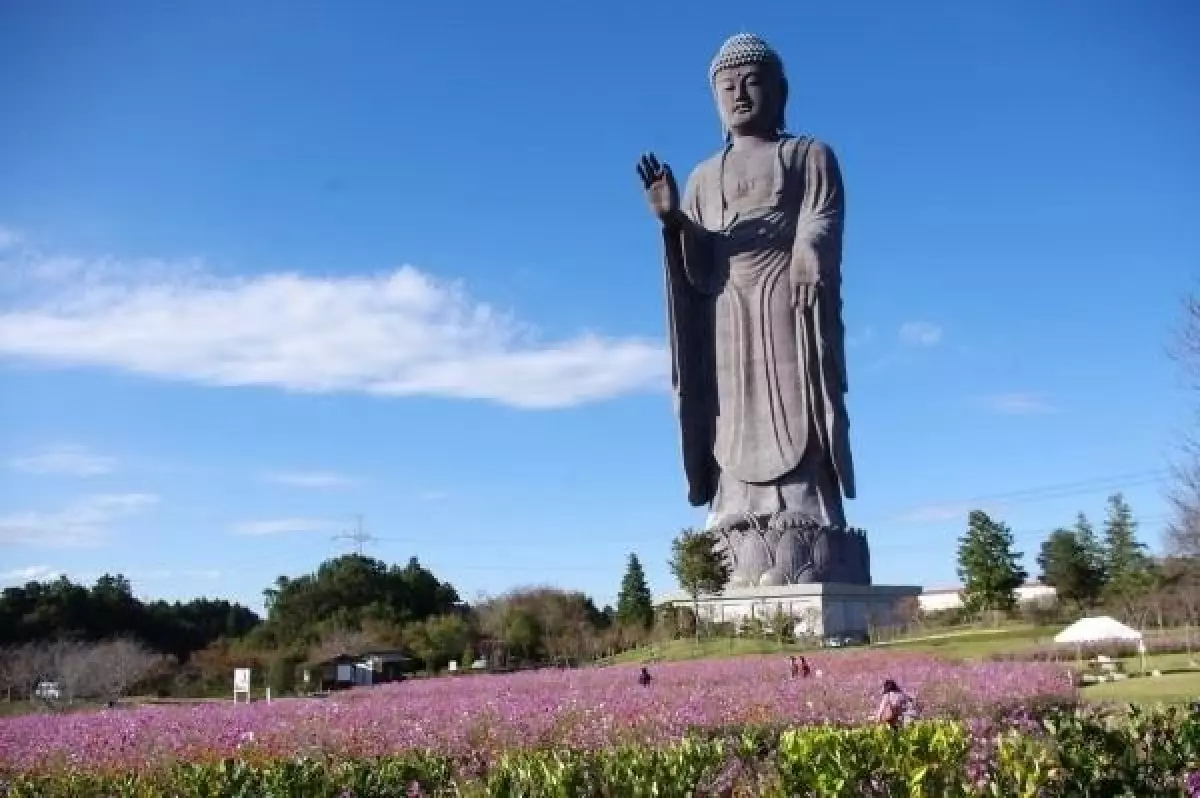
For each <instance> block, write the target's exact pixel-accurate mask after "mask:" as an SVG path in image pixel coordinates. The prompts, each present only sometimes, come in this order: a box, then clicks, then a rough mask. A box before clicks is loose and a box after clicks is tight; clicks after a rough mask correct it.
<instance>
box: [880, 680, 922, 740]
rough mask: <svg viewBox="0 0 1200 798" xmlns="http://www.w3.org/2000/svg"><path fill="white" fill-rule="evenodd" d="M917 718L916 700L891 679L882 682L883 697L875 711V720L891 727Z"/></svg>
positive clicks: (897, 726)
mask: <svg viewBox="0 0 1200 798" xmlns="http://www.w3.org/2000/svg"><path fill="white" fill-rule="evenodd" d="M916 719H917V702H916V701H914V700H913V697H912V696H910V695H909V694H908V693H906V692H904V691H903V690H901V689H900V687H899V686H898V685H897V684H896V683H895V682H894V681H892V680H891V679H888V680H886V681H885V682H884V683H883V699H882V700H881V701H880V702H879V709H877V710H876V711H875V720H877V721H878V722H880V723H886V724H888V725H889V726H891V727H892V728H893V729H896V728H899V727H900V726H904V725H906V724H908V723H909V722H911V721H914V720H916Z"/></svg>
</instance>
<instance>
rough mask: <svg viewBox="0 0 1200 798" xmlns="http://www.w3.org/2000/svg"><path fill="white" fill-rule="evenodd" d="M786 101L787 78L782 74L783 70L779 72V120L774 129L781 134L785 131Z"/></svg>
mask: <svg viewBox="0 0 1200 798" xmlns="http://www.w3.org/2000/svg"><path fill="white" fill-rule="evenodd" d="M787 100H788V81H787V76H785V75H784V74H783V70H780V72H779V114H778V116H779V119H778V121H777V122H776V123H775V129H776V130H777V131H779V132H780V133H782V132H783V131H784V130H786V129H787Z"/></svg>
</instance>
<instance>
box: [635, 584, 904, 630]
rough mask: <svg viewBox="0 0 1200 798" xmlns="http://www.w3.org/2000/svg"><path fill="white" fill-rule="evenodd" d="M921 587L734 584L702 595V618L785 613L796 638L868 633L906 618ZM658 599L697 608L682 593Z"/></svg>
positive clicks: (764, 618) (735, 620) (737, 620)
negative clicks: (906, 605) (907, 603)
mask: <svg viewBox="0 0 1200 798" xmlns="http://www.w3.org/2000/svg"><path fill="white" fill-rule="evenodd" d="M920 593H921V588H919V587H914V586H911V585H849V584H843V583H829V582H825V583H819V584H791V585H778V586H766V587H762V586H760V587H742V588H737V587H730V588H726V589H725V591H724V592H722V593H720V594H718V595H715V596H701V597H700V602H699V605H700V606H699V610H700V617H701V618H702V619H703V620H705V621H710V622H714V623H731V624H734V625H740V624H741V623H742V622H743V621H744V620H746V619H748V618H754V619H757V620H759V621H761V622H762V623H763V624H765V625H766V626H770V625H771V624H773V623H776V622H777V621H778V619H779V618H780V617H783V618H787V619H789V622H791V623H793V624H794V632H795V634H796V636H797V637H813V638H827V637H851V638H860V639H861V638H868V637H869V636H870V634H871V630H872V629H874V628H877V627H880V626H888V625H892V624H896V623H898V622H900V621H902V620H904V616H905V615H906V614H907V612H908V611H907V610H906V609H904V608H903V603H904V602H905V601H906V600H911V599H915V598H916V597H917V596H918V595H919V594H920ZM655 603H656V604H660V605H661V604H670V605H674V606H677V607H681V608H687V609H691V608H692V599H691V597H690V596H688V595H687V594H685V593H681V592H677V593H672V594H669V595H665V596H662V597H661V598H659V599H658V600H657V601H656V602H655Z"/></svg>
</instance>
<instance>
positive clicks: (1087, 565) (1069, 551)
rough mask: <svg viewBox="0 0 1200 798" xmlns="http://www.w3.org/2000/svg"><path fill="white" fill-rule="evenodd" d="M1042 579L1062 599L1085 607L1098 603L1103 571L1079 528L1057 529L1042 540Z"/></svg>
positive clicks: (1040, 559)
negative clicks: (1097, 565)
mask: <svg viewBox="0 0 1200 798" xmlns="http://www.w3.org/2000/svg"><path fill="white" fill-rule="evenodd" d="M1037 563H1038V567H1039V568H1041V571H1042V582H1044V583H1045V584H1047V585H1050V586H1052V587H1053V588H1054V589H1055V591H1057V593H1058V596H1059V598H1060V599H1062V600H1064V601H1073V602H1075V603H1076V604H1078V605H1079V606H1081V607H1085V606H1090V605H1091V604H1093V603H1095V600H1096V598H1097V596H1099V594H1100V588H1101V587H1102V579H1101V574H1100V572H1099V571H1098V570H1097V568H1096V566H1095V563H1094V562H1093V558H1092V555H1091V554H1090V553H1089V551H1088V549H1087V546H1086V544H1085V543H1084V541H1083V540H1081V539H1080V536H1079V535H1078V534H1077V532H1076V530H1073V529H1056V530H1054V531H1053V532H1051V533H1050V536H1049V537H1047V538H1046V540H1045V541H1043V542H1042V547H1041V550H1040V551H1039V553H1038V557H1037Z"/></svg>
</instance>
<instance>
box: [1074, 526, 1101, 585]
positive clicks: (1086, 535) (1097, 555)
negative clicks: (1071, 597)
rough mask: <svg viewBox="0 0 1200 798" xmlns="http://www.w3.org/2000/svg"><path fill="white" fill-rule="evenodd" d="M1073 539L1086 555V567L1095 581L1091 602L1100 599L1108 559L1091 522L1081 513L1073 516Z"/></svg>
mask: <svg viewBox="0 0 1200 798" xmlns="http://www.w3.org/2000/svg"><path fill="white" fill-rule="evenodd" d="M1075 538H1076V539H1077V540H1078V541H1079V545H1080V546H1081V547H1082V548H1083V550H1084V552H1085V553H1086V554H1087V560H1088V565H1089V567H1090V568H1091V570H1092V573H1093V577H1094V579H1095V582H1096V585H1095V594H1094V595H1093V596H1092V599H1093V601H1094V600H1096V599H1098V598H1099V597H1100V593H1101V592H1102V591H1103V590H1104V586H1105V585H1106V584H1107V583H1108V564H1107V563H1108V558H1107V556H1106V555H1105V552H1104V544H1102V543H1101V542H1100V540H1099V539H1098V538H1097V537H1096V530H1095V529H1093V528H1092V522H1091V521H1089V520H1088V517H1087V516H1086V515H1084V514H1083V513H1080V514H1079V515H1077V516H1075Z"/></svg>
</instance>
